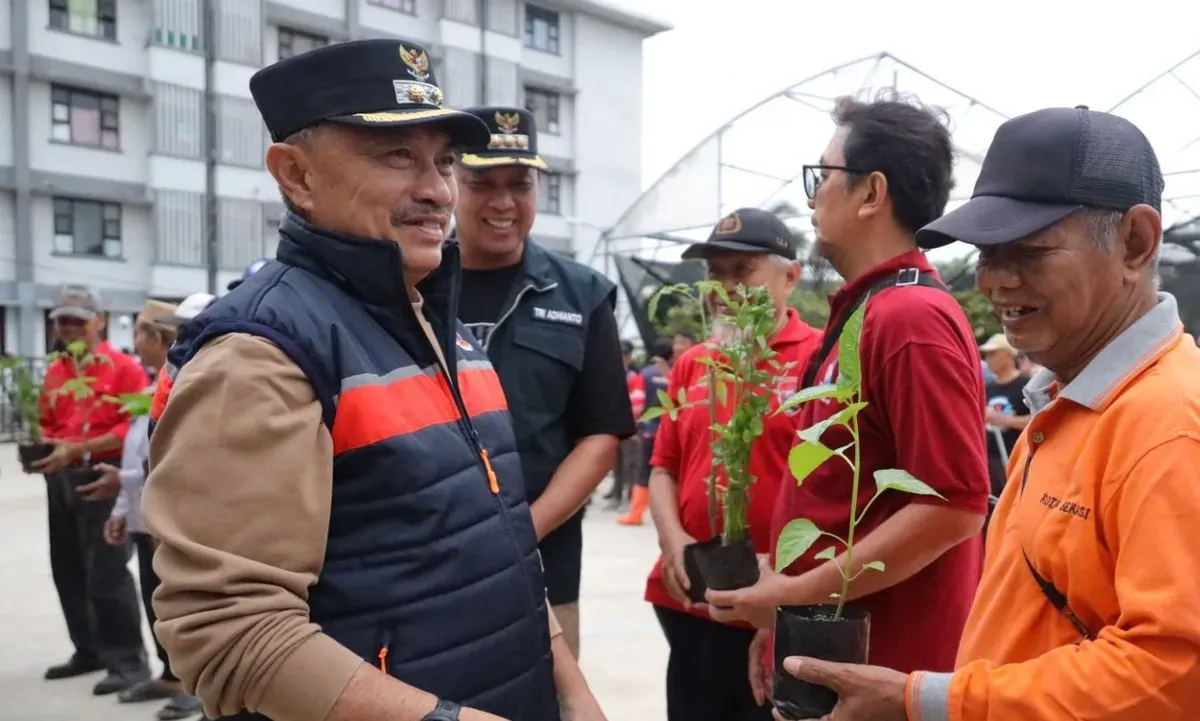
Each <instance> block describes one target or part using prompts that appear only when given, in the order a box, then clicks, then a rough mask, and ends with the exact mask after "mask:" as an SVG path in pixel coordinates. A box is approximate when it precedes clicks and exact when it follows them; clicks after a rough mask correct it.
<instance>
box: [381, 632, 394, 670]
mask: <svg viewBox="0 0 1200 721" xmlns="http://www.w3.org/2000/svg"><path fill="white" fill-rule="evenodd" d="M391 645H392V635H391V634H390V633H388V632H387V631H383V632H381V633H380V635H379V655H378V658H379V670H380V671H382V672H383V673H384V675H386V674H387V672H388V670H387V657H388V650H389V649H390V647H391Z"/></svg>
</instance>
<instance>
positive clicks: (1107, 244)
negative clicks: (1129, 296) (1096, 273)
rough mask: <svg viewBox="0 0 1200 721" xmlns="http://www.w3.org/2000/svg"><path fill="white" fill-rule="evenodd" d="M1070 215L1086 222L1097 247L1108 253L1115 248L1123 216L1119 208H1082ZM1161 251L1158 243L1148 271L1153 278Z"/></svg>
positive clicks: (1156, 274) (1155, 276) (1155, 274)
mask: <svg viewBox="0 0 1200 721" xmlns="http://www.w3.org/2000/svg"><path fill="white" fill-rule="evenodd" d="M1072 215H1073V216H1074V217H1077V218H1079V219H1081V220H1083V221H1084V222H1085V223H1086V224H1087V228H1088V233H1089V234H1090V235H1091V236H1092V241H1093V242H1094V243H1095V244H1096V247H1097V248H1099V249H1100V250H1103V251H1107V252H1110V253H1111V252H1112V251H1113V250H1115V249H1116V247H1117V233H1118V231H1120V229H1121V219H1122V218H1124V217H1125V214H1124V213H1122V212H1121V211H1119V210H1107V209H1099V208H1084V209H1083V210H1077V211H1075V213H1073V214H1072ZM1161 251H1162V246H1161V245H1160V246H1159V249H1158V250H1157V251H1155V253H1154V259H1153V261H1152V262H1151V264H1150V273H1151V274H1152V275H1153V277H1154V278H1158V259H1159V256H1160V255H1161Z"/></svg>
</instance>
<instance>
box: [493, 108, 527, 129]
mask: <svg viewBox="0 0 1200 721" xmlns="http://www.w3.org/2000/svg"><path fill="white" fill-rule="evenodd" d="M496 127H498V128H500V132H502V133H505V134H506V135H511V134H513V133H515V132H517V129H518V128H519V127H521V114H520V113H502V112H500V111H499V110H497V111H496Z"/></svg>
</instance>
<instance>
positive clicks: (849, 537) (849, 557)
mask: <svg viewBox="0 0 1200 721" xmlns="http://www.w3.org/2000/svg"><path fill="white" fill-rule="evenodd" d="M850 435H851V436H853V440H854V481H853V483H851V484H850V530H848V531H847V532H846V568H845V569H843V570H842V591H841V593H839V594H838V605H837V610H836V611H834V613H833V620H834V621H839V620H841V618H842V610H843V609H845V607H846V596H848V595H849V594H850V580H851V576H850V574H851V573H853V571H854V527H855V526H857V525H858V474H859V470H858V469H859V465H860V463H861V461H862V451H861V450H860V446H859V443H858V414H857V413H856V414H855V415H854V417H853V418H852V419H851V420H850Z"/></svg>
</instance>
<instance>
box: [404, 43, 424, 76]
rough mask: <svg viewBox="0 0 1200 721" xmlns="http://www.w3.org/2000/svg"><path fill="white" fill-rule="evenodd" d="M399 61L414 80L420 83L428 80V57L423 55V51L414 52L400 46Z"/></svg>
mask: <svg viewBox="0 0 1200 721" xmlns="http://www.w3.org/2000/svg"><path fill="white" fill-rule="evenodd" d="M400 59H401V60H403V61H404V65H405V66H406V67H407V68H408V72H409V73H410V74H411V75H412V76H413V78H414V79H416V80H420V81H421V82H424V81H426V80H428V79H429V56H428V55H426V54H425V51H424V50H415V51H414V50H410V49H409V48H406V47H404V46H403V45H401V46H400Z"/></svg>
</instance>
